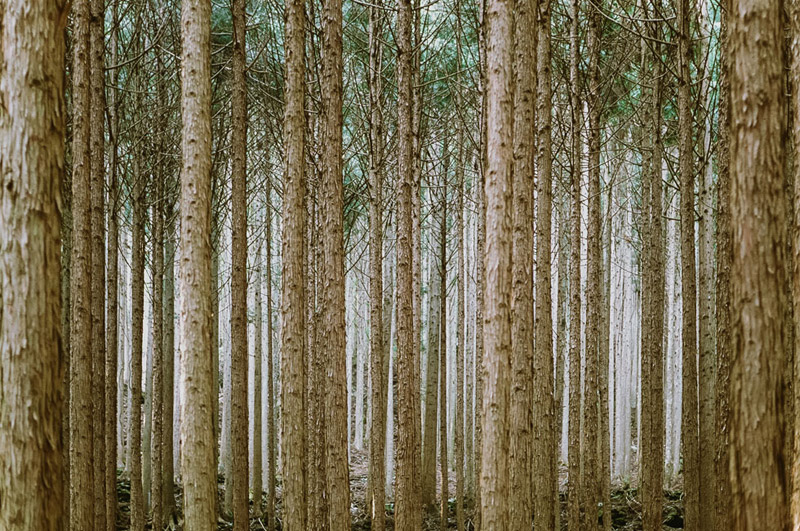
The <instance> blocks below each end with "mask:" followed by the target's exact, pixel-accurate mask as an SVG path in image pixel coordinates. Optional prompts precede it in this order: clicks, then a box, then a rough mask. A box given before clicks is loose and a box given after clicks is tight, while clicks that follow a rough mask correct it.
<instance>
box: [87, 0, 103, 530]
mask: <svg viewBox="0 0 800 531" xmlns="http://www.w3.org/2000/svg"><path fill="white" fill-rule="evenodd" d="M104 22H105V0H91V5H90V6H89V48H90V51H89V61H90V63H91V74H90V76H91V80H90V91H91V110H90V116H91V117H90V120H91V125H90V129H91V132H90V138H89V144H90V148H89V150H90V152H91V161H90V166H91V169H90V171H91V196H92V197H91V209H92V212H91V224H92V227H94V228H93V229H92V310H91V311H92V396H93V407H92V417H93V420H92V422H93V425H94V429H93V431H92V446H93V457H92V463H93V465H92V466H93V468H94V470H93V474H94V526H95V528H96V529H105V527H106V499H105V490H106V489H105V486H106V482H105V462H106V461H105V442H106V438H105V413H106V407H105V392H106V391H105V364H106V327H105V303H106V300H105V287H106V256H105V251H106V248H105V233H104V231H103V228H104V227H105V160H104V148H105V145H104V143H105V129H104V125H105V110H106V109H105V103H106V99H105V81H106V80H105V69H104V66H105V64H104V59H105V41H104V32H103V30H104Z"/></svg>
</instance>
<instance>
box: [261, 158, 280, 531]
mask: <svg viewBox="0 0 800 531" xmlns="http://www.w3.org/2000/svg"><path fill="white" fill-rule="evenodd" d="M267 156H268V157H269V151H268V152H267ZM268 160H269V159H268ZM266 187H267V190H266V192H265V193H266V196H267V205H266V208H267V222H266V229H265V234H264V239H265V242H266V257H265V260H266V264H267V265H266V267H267V271H266V276H265V278H264V282H265V283H266V285H267V506H266V513H267V514H266V518H265V520H266V522H267V531H274V530H275V476H276V473H277V464H276V462H275V453H276V450H275V447H276V445H277V437H276V435H275V430H276V427H275V374H274V372H275V370H274V368H275V360H274V359H273V348H272V177H271V176H270V175H269V173H268V174H267V184H266Z"/></svg>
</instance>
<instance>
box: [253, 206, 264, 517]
mask: <svg viewBox="0 0 800 531" xmlns="http://www.w3.org/2000/svg"><path fill="white" fill-rule="evenodd" d="M264 209H266V201H265V202H264V204H261V205H259V214H258V217H257V218H256V219H257V220H258V221H259V226H261V227H263V226H264V217H263V212H264ZM263 248H264V247H263V242H262V241H261V238H259V239H258V245H257V247H256V259H255V266H254V268H253V275H254V276H255V282H256V285H255V289H254V292H253V298H254V299H255V308H254V311H255V317H254V319H253V328H254V330H253V343H254V344H253V462H252V463H253V464H252V466H253V473H252V474H251V477H250V489H251V490H252V492H253V516H254V517H256V518H261V516H263V511H262V507H261V500H262V496H261V493H262V491H263V490H264V488H263V484H262V476H263V472H264V471H263V466H262V464H263V461H262V455H263V450H264V445H263V440H262V437H261V434H262V425H261V417H262V415H261V402H262V401H261V382H262V379H263V376H262V375H263V368H262V365H263V358H264V351H263V328H264V320H263V319H264V318H263V313H264V309H263V306H262V304H261V300H262V299H263V297H264V283H263V280H264V277H263V270H262V265H261V260H262V259H263V252H262V250H263Z"/></svg>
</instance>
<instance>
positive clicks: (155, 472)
mask: <svg viewBox="0 0 800 531" xmlns="http://www.w3.org/2000/svg"><path fill="white" fill-rule="evenodd" d="M153 184H154V187H153V189H154V192H155V204H154V205H153V218H152V219H153V235H152V239H151V242H152V249H153V251H152V253H153V254H152V279H153V398H152V404H153V405H152V413H151V415H152V417H153V422H152V426H153V428H152V431H153V433H152V437H151V439H150V459H151V465H150V469H151V471H152V472H151V473H152V480H151V482H150V506H151V510H152V525H153V528H154V529H163V528H164V507H163V504H164V495H163V488H162V487H163V486H164V480H163V477H162V475H161V472H162V466H163V459H162V457H163V450H164V440H163V436H164V415H163V412H164V217H163V215H162V210H161V205H162V204H163V201H164V182H163V175H161V172H160V171H159V170H158V169H157V170H156V178H155V179H154V183H153ZM171 443H172V441H170V444H171Z"/></svg>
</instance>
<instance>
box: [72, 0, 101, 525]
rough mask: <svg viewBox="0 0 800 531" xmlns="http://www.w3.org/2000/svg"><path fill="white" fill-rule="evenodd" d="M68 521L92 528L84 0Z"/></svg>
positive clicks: (75, 91)
mask: <svg viewBox="0 0 800 531" xmlns="http://www.w3.org/2000/svg"><path fill="white" fill-rule="evenodd" d="M73 13H74V15H73V17H74V19H73V21H74V22H73V33H72V43H73V44H72V49H73V54H74V56H73V67H72V109H73V118H72V227H73V228H72V238H73V240H72V258H71V264H70V267H71V277H70V294H71V301H70V304H71V306H72V308H71V311H70V313H71V315H72V323H71V326H70V335H71V340H72V342H71V343H70V347H71V355H70V358H71V359H70V371H71V376H70V386H71V389H70V437H69V439H70V503H71V504H72V507H71V511H70V512H71V514H70V524H71V525H72V526H73V527H78V528H86V529H92V528H94V507H93V505H94V503H95V499H94V480H93V468H94V467H93V462H94V459H93V457H94V454H93V450H92V442H93V439H92V419H93V417H94V415H93V409H92V373H93V370H92V364H93V357H92V348H91V347H92V315H91V310H92V307H91V302H92V230H91V227H92V224H91V167H90V163H91V156H90V136H89V135H90V129H91V127H90V122H91V116H90V113H91V91H90V63H89V61H90V57H89V55H90V53H91V49H90V48H91V47H90V41H89V16H90V14H89V0H78V1H76V2H75V4H74V5H73Z"/></svg>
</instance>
